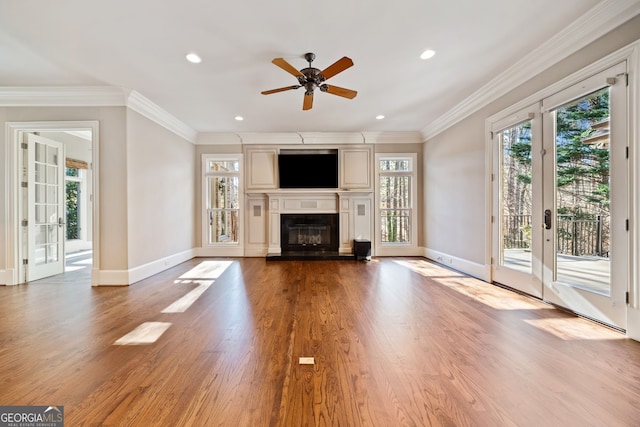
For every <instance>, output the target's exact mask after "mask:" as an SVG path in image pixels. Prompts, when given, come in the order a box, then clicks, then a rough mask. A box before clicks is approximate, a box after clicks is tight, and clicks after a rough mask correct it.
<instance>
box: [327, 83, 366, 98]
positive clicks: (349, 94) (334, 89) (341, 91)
mask: <svg viewBox="0 0 640 427" xmlns="http://www.w3.org/2000/svg"><path fill="white" fill-rule="evenodd" d="M322 86H323V87H322V88H321V90H322V91H323V92H327V93H330V94H332V95H338V96H342V97H343V98H349V99H353V98H355V97H356V95H357V94H358V92H356V91H355V90H351V89H345V88H343V87H339V86H332V85H322Z"/></svg>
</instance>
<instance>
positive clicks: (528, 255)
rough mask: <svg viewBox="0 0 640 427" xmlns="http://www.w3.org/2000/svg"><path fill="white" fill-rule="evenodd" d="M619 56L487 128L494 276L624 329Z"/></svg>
mask: <svg viewBox="0 0 640 427" xmlns="http://www.w3.org/2000/svg"><path fill="white" fill-rule="evenodd" d="M625 73H626V64H625V63H621V64H619V65H617V66H614V67H611V68H609V69H607V70H606V71H603V72H601V73H598V74H596V75H594V76H593V77H591V78H589V79H586V80H585V81H582V82H580V83H578V84H576V85H573V86H571V87H569V88H567V89H565V90H562V91H560V92H558V93H556V94H555V95H552V96H550V97H548V98H545V99H544V100H543V101H542V102H541V103H540V104H535V105H532V106H530V107H528V108H525V109H523V110H521V111H520V112H518V113H516V114H514V115H513V116H511V117H509V118H508V119H505V120H504V121H502V122H497V123H494V129H493V132H494V133H493V156H494V157H493V164H494V171H493V175H494V181H493V194H494V198H493V218H494V221H493V223H492V230H493V231H492V239H493V256H492V277H493V280H494V281H495V282H498V283H501V284H504V285H506V286H509V287H512V288H514V289H516V290H519V291H522V292H525V293H527V294H530V295H533V296H536V297H538V298H541V299H543V300H545V301H547V302H550V303H553V304H555V305H558V306H560V307H564V308H567V309H569V310H571V311H574V312H576V313H578V314H580V315H583V316H585V317H589V318H592V319H594V320H597V321H599V322H602V323H605V324H608V325H611V326H613V327H616V328H619V329H626V301H625V300H626V292H627V289H628V277H627V272H628V263H629V257H628V236H627V227H628V222H627V218H628V197H629V196H628V159H627V98H626V97H627V87H626V79H625V78H624V77H625V76H626V74H625Z"/></svg>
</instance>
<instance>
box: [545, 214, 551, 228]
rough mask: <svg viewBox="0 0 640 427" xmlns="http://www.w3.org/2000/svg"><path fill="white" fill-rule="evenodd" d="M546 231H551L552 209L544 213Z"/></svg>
mask: <svg viewBox="0 0 640 427" xmlns="http://www.w3.org/2000/svg"><path fill="white" fill-rule="evenodd" d="M544 229H545V230H551V209H547V210H545V211H544Z"/></svg>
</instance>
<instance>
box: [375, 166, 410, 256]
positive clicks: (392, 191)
mask: <svg viewBox="0 0 640 427" xmlns="http://www.w3.org/2000/svg"><path fill="white" fill-rule="evenodd" d="M415 163H416V156H415V154H408V155H395V156H378V158H377V164H378V212H379V217H378V219H379V234H378V241H379V243H380V244H381V245H405V246H406V245H409V246H416V244H417V242H416V240H417V238H416V236H417V230H416V224H415V221H416V213H415V209H414V201H415V199H416V188H415V183H416V182H417V179H416V175H415V174H416V172H415Z"/></svg>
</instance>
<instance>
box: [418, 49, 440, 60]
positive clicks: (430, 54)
mask: <svg viewBox="0 0 640 427" xmlns="http://www.w3.org/2000/svg"><path fill="white" fill-rule="evenodd" d="M435 54H436V51H435V50H431V49H427V50H425V51H424V52H422V54H421V55H420V59H429V58H433V55H435Z"/></svg>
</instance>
